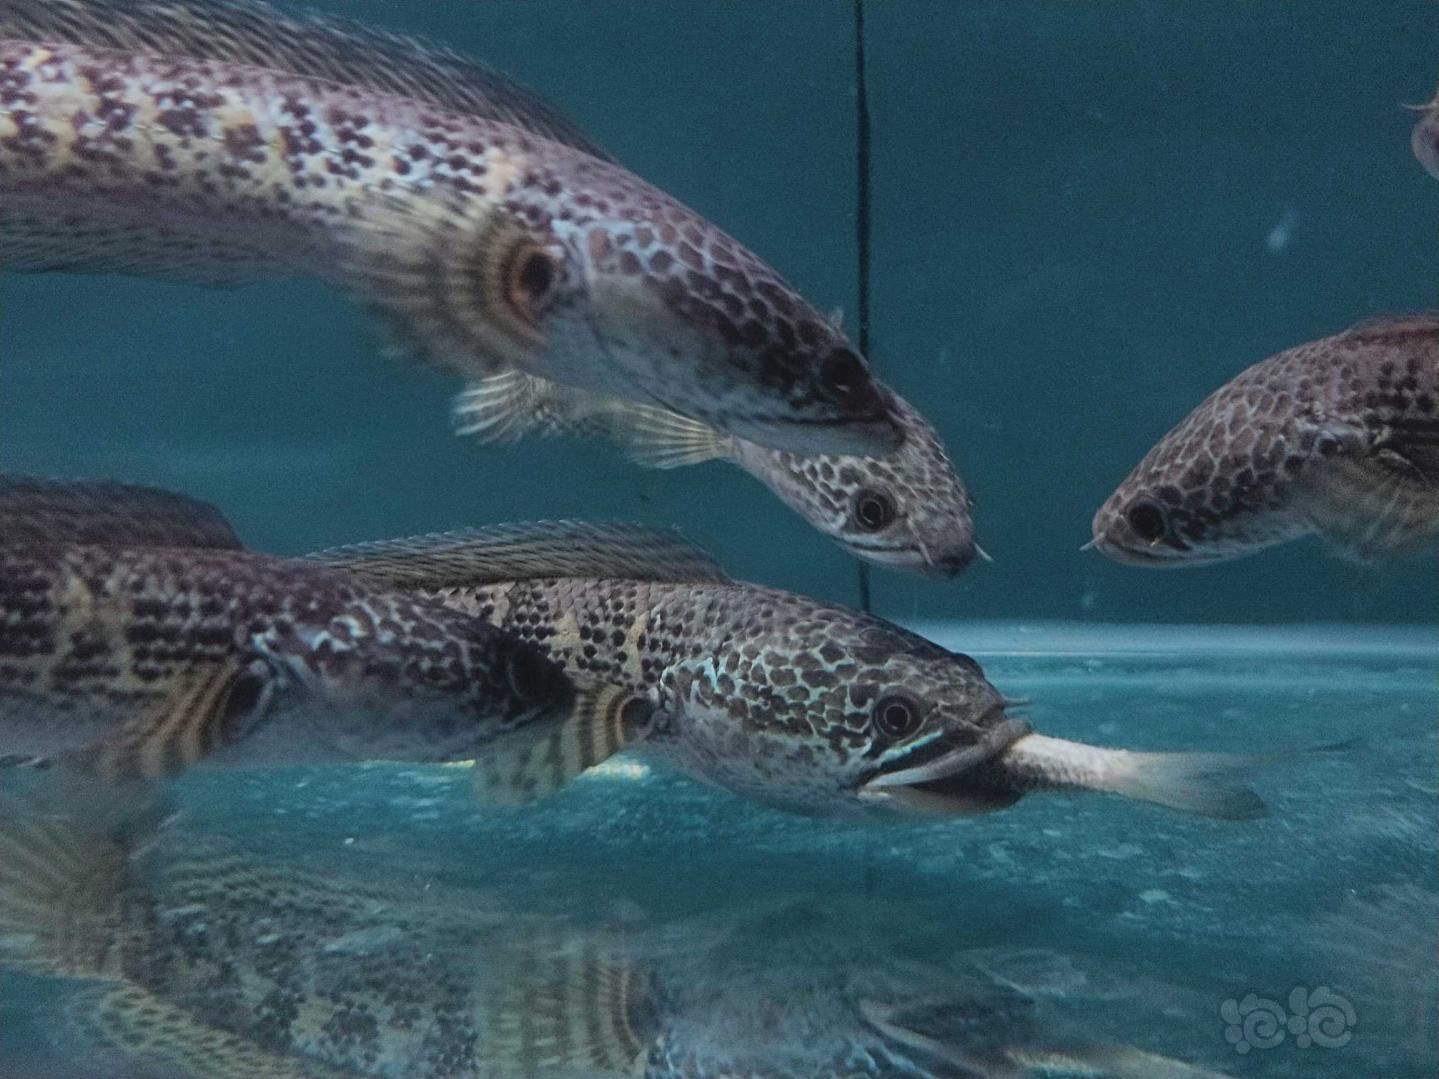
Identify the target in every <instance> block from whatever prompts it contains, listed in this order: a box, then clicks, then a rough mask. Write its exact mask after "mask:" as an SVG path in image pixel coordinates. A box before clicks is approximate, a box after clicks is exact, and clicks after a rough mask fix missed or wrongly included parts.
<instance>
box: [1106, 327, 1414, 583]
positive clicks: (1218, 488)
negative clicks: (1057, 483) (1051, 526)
mask: <svg viewBox="0 0 1439 1079" xmlns="http://www.w3.org/2000/svg"><path fill="white" fill-rule="evenodd" d="M1093 530H1094V538H1093V539H1092V540H1091V541H1090V546H1093V547H1095V548H1097V549H1098V550H1100V551H1101V552H1102V553H1104V554H1106V555H1108V556H1109V557H1110V558H1113V559H1115V560H1117V561H1119V562H1126V563H1129V564H1131V565H1136V566H1153V567H1165V566H1195V565H1202V564H1204V563H1208V562H1218V561H1221V560H1224V559H1230V558H1239V557H1242V556H1244V555H1247V554H1252V553H1254V552H1256V551H1259V550H1262V549H1264V548H1266V547H1271V546H1273V545H1274V544H1277V543H1283V542H1285V541H1287V540H1291V539H1297V538H1299V537H1301V536H1306V535H1317V536H1320V537H1321V538H1322V539H1323V540H1324V541H1325V542H1326V543H1327V544H1328V546H1329V548H1330V549H1331V550H1332V551H1334V552H1335V553H1336V554H1338V555H1339V556H1341V557H1343V558H1346V559H1349V560H1351V561H1356V562H1369V561H1373V560H1375V559H1380V558H1387V557H1395V556H1402V555H1405V554H1410V553H1415V552H1420V551H1423V550H1425V549H1427V548H1431V547H1433V546H1434V545H1435V544H1436V543H1439V316H1435V315H1409V316H1398V317H1392V318H1383V319H1376V320H1374V321H1371V322H1365V323H1361V324H1360V325H1358V326H1355V327H1353V328H1352V329H1349V330H1345V331H1344V332H1343V333H1339V334H1335V335H1334V336H1333V337H1325V338H1322V339H1321V340H1318V341H1312V342H1309V343H1308V344H1304V345H1299V346H1298V347H1296V348H1291V349H1288V350H1287V351H1285V352H1281V353H1279V354H1278V355H1276V356H1271V357H1270V358H1269V359H1267V360H1263V361H1262V362H1260V363H1257V364H1255V365H1254V366H1253V367H1251V368H1249V369H1248V370H1247V371H1244V372H1243V373H1241V374H1239V375H1237V376H1236V377H1235V378H1234V379H1232V380H1231V381H1230V382H1228V383H1227V384H1226V385H1224V386H1222V387H1220V388H1219V389H1218V390H1216V391H1215V392H1214V393H1213V394H1211V395H1210V396H1209V397H1208V398H1206V399H1205V400H1204V401H1203V402H1201V403H1200V405H1199V406H1198V407H1197V408H1196V409H1195V410H1194V411H1193V412H1191V413H1190V414H1189V415H1188V416H1187V417H1186V418H1185V419H1184V421H1183V422H1182V423H1180V424H1179V426H1177V427H1175V428H1174V430H1172V431H1170V432H1169V433H1168V434H1167V435H1165V436H1164V438H1162V439H1161V440H1160V441H1159V443H1158V444H1157V445H1156V446H1155V447H1154V448H1153V449H1152V450H1150V451H1149V453H1148V454H1146V455H1145V457H1144V459H1143V460H1142V461H1140V462H1139V464H1138V465H1137V466H1135V469H1134V471H1133V472H1131V473H1130V474H1129V476H1128V478H1127V479H1125V481H1124V482H1123V483H1121V484H1120V485H1119V487H1118V488H1117V489H1116V490H1115V492H1114V493H1113V494H1112V495H1110V496H1109V498H1108V499H1107V500H1106V501H1105V503H1104V505H1103V506H1101V507H1100V508H1099V512H1098V513H1096V514H1095V515H1094V523H1093Z"/></svg>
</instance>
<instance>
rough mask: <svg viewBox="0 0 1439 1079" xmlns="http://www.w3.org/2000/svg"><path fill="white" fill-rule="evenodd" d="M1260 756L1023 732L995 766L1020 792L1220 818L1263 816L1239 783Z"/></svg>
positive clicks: (1256, 799)
mask: <svg viewBox="0 0 1439 1079" xmlns="http://www.w3.org/2000/svg"><path fill="white" fill-rule="evenodd" d="M1262 759H1263V758H1261V757H1254V756H1248V755H1242V754H1231V753H1143V752H1136V751H1134V750H1128V749H1113V748H1110V747H1108V746H1092V745H1086V744H1085V743H1083V742H1071V741H1069V740H1067V739H1064V738H1051V737H1049V736H1048V735H1043V734H1027V735H1025V736H1024V737H1023V738H1021V739H1019V740H1018V741H1017V742H1015V743H1014V744H1013V745H1012V746H1010V747H1009V748H1008V749H1007V750H1005V752H1004V754H1003V755H1002V756H1001V757H1000V758H998V759H997V760H996V761H995V762H994V764H993V767H995V768H997V769H998V770H999V771H1000V772H1001V774H1003V775H1004V776H1005V777H1006V779H1007V781H1008V782H1009V783H1010V784H1012V785H1013V786H1015V787H1018V788H1019V789H1022V790H1071V791H1108V792H1110V793H1112V794H1119V795H1122V796H1124V797H1126V798H1134V799H1137V800H1138V801H1141V802H1152V803H1154V804H1155V805H1161V806H1165V807H1167V808H1169V809H1177V810H1179V811H1180V812H1183V813H1195V814H1198V815H1199V816H1204V817H1219V818H1222V819H1224V820H1247V819H1250V818H1252V817H1260V816H1263V815H1264V812H1265V808H1264V802H1263V801H1262V800H1261V799H1260V797H1259V795H1257V794H1255V793H1254V791H1252V790H1250V789H1249V788H1248V787H1247V786H1245V785H1244V784H1243V783H1241V782H1239V780H1238V778H1237V777H1238V775H1239V774H1240V773H1244V772H1248V771H1250V770H1251V769H1252V768H1253V767H1254V766H1255V764H1257V763H1258V762H1259V761H1260V760H1262Z"/></svg>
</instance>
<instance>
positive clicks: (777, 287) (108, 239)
mask: <svg viewBox="0 0 1439 1079" xmlns="http://www.w3.org/2000/svg"><path fill="white" fill-rule="evenodd" d="M0 267H3V268H9V269H15V270H22V271H43V270H66V271H77V272H119V273H127V274H137V275H143V276H150V277H156V278H162V279H168V280H176V281H183V282H191V283H197V284H211V285H233V284H241V283H244V282H247V281H251V280H255V279H258V278H263V277H267V276H276V275H280V276H284V275H293V274H303V275H312V276H317V277H320V278H323V279H326V280H329V281H331V282H333V283H335V284H337V285H339V286H340V287H342V288H344V289H346V290H348V291H349V292H351V293H353V294H354V295H355V296H356V297H357V298H358V299H359V300H360V301H361V302H363V303H365V304H366V305H367V306H369V307H371V308H373V309H374V310H375V311H377V312H378V313H379V314H380V315H381V316H383V318H384V320H385V321H386V322H387V323H389V324H390V325H391V327H392V328H394V329H395V330H396V331H397V333H398V335H399V338H400V339H402V340H403V341H404V342H405V343H407V344H408V345H409V346H411V347H412V348H413V350H414V351H416V352H418V353H420V354H422V355H424V356H427V357H429V358H431V359H433V360H435V361H437V362H439V363H441V364H443V365H445V366H447V367H449V368H451V369H453V370H454V371H457V372H459V373H461V374H463V375H466V376H471V377H483V376H486V375H491V374H494V373H496V372H497V371H500V370H505V369H516V370H521V371H525V372H528V373H530V374H535V375H540V376H543V377H546V378H550V379H554V380H556V381H559V382H562V383H567V384H571V385H575V386H578V387H582V388H586V389H590V390H594V391H597V392H605V393H610V394H615V395H618V396H621V397H629V398H632V399H634V400H637V401H641V402H644V403H659V404H662V405H664V406H666V407H669V408H672V409H675V410H677V411H679V412H681V413H684V414H686V415H689V416H693V417H696V418H699V419H702V420H703V421H704V422H706V423H708V424H710V425H712V426H714V427H716V428H718V429H720V430H724V431H728V432H730V433H733V434H736V435H739V436H741V437H744V438H747V439H751V440H753V441H755V442H758V443H761V444H763V445H768V446H772V447H774V448H776V449H787V450H793V451H796V452H802V453H867V454H873V455H883V454H885V453H888V452H890V451H892V450H894V449H895V448H897V447H898V445H899V442H900V432H899V431H898V429H897V428H896V426H895V423H894V421H893V420H892V419H891V417H890V416H889V415H888V413H887V411H886V409H885V403H884V399H883V397H882V396H881V394H880V393H879V391H878V389H877V388H876V386H875V384H874V382H873V380H872V378H871V376H870V373H869V369H868V367H867V365H866V363H865V361H864V360H863V359H862V358H861V357H860V356H859V355H858V354H857V353H856V352H855V350H854V349H853V348H852V347H851V345H850V344H849V343H848V342H847V341H846V340H845V337H844V335H843V334H842V333H841V332H839V331H838V330H837V329H836V328H835V327H834V326H833V325H831V324H830V322H829V321H828V320H827V319H825V318H824V317H823V316H822V315H821V314H819V312H818V311H817V310H815V309H814V308H813V307H811V305H810V304H808V303H807V302H806V301H805V300H804V299H803V298H801V297H800V296H799V295H798V294H797V293H796V292H795V290H794V288H793V287H792V286H791V285H790V284H788V283H787V282H786V281H784V280H783V279H782V278H781V277H780V276H779V275H778V274H777V273H776V272H775V271H774V270H773V269H771V268H770V267H769V266H768V265H766V264H765V263H764V262H763V261H761V260H760V259H759V258H758V257H756V256H755V255H753V254H751V253H750V252H749V251H747V250H746V249H745V248H744V247H742V246H741V245H740V244H739V243H738V242H736V241H735V240H733V239H732V238H730V237H729V236H727V235H725V234H724V233H723V232H721V231H720V230H719V229H717V228H716V227H715V226H714V225H712V224H710V223H709V222H708V221H706V220H704V219H703V218H701V217H699V216H698V215H697V214H695V213H694V212H693V211H691V210H689V209H688V208H686V207H684V206H682V205H680V204H679V203H678V202H676V201H675V200H674V199H672V198H670V197H669V196H668V195H666V194H664V193H663V192H662V191H659V190H657V189H656V188H654V187H652V186H650V185H649V184H647V183H646V182H644V181H643V180H641V179H640V178H639V177H637V176H635V175H634V174H633V173H631V172H629V171H627V170H626V169H624V168H622V167H621V166H619V165H618V164H616V163H615V162H614V160H613V159H611V158H610V157H609V156H608V155H607V154H606V153H605V151H603V150H602V149H601V148H600V147H599V146H597V145H596V144H595V143H594V142H593V141H591V140H590V139H589V138H587V137H586V136H585V135H584V134H582V133H581V132H580V131H579V130H578V129H577V128H575V127H574V125H572V124H571V123H569V122H568V121H566V120H565V119H564V118H563V117H562V116H560V115H559V113H558V112H557V111H556V110H555V109H553V108H552V107H551V106H549V105H548V104H546V103H544V102H543V101H540V100H538V99H537V98H536V97H535V96H534V95H532V94H530V93H528V92H527V91H525V90H522V89H521V88H519V87H518V86H517V85H515V84H514V83H513V82H511V81H510V80H509V79H507V78H505V77H504V76H502V75H499V74H498V73H496V72H494V71H492V70H490V69H488V68H484V67H481V66H479V65H476V64H473V63H469V62H467V61H465V60H463V59H462V58H460V57H458V56H456V55H455V54H454V53H452V52H450V51H448V50H446V49H443V48H437V47H433V46H428V45H424V44H421V43H419V42H417V41H415V40H413V39H411V38H408V37H404V36H401V35H399V34H394V33H389V32H385V31H381V30H375V29H371V28H368V27H364V26H360V25H357V24H353V23H348V22H344V21H340V20H336V19H333V18H329V17H322V16H319V15H312V16H292V15H287V14H283V13H281V12H279V11H277V10H276V9H274V8H271V7H270V6H268V5H266V4H263V3H260V2H259V0H0Z"/></svg>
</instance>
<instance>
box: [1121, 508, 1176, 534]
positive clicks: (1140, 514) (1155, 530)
mask: <svg viewBox="0 0 1439 1079" xmlns="http://www.w3.org/2000/svg"><path fill="white" fill-rule="evenodd" d="M1124 519H1125V520H1126V521H1127V522H1129V527H1130V528H1131V529H1133V531H1134V534H1135V535H1136V536H1138V537H1139V538H1140V539H1142V540H1144V541H1145V542H1147V543H1156V542H1158V541H1159V540H1161V539H1163V538H1164V537H1165V535H1166V534H1167V533H1168V532H1169V513H1168V511H1167V510H1165V508H1164V507H1163V506H1161V505H1160V504H1159V503H1158V502H1156V501H1154V499H1152V498H1141V499H1139V500H1138V501H1136V502H1134V503H1133V504H1132V505H1130V507H1129V509H1127V510H1125V512H1124Z"/></svg>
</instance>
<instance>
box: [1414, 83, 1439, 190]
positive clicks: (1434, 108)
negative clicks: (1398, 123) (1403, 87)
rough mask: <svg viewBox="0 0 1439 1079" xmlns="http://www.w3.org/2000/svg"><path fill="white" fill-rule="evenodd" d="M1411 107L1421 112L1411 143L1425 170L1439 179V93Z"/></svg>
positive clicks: (1415, 123)
mask: <svg viewBox="0 0 1439 1079" xmlns="http://www.w3.org/2000/svg"><path fill="white" fill-rule="evenodd" d="M1411 107H1412V108H1414V109H1415V111H1416V112H1418V113H1419V119H1417V120H1415V121H1414V130H1413V131H1412V132H1411V133H1410V135H1409V145H1410V146H1411V147H1412V148H1413V150H1414V157H1415V158H1416V159H1417V160H1418V161H1419V164H1421V165H1423V166H1424V171H1425V172H1427V173H1428V174H1429V175H1430V176H1432V177H1434V179H1436V180H1439V94H1435V95H1434V99H1433V100H1432V101H1429V102H1427V103H1426V104H1423V105H1418V106H1411Z"/></svg>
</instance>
